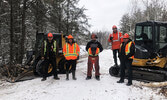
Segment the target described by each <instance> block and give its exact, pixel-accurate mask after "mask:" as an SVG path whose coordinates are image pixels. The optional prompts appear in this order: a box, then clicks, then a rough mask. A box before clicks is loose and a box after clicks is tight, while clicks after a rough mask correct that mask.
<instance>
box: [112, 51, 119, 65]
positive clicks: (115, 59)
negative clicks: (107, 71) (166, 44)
mask: <svg viewBox="0 0 167 100" xmlns="http://www.w3.org/2000/svg"><path fill="white" fill-rule="evenodd" d="M117 53H119V49H115V50H113V58H114V63H115V65H118V63H117Z"/></svg>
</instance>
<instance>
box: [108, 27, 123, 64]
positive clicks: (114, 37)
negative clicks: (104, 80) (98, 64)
mask: <svg viewBox="0 0 167 100" xmlns="http://www.w3.org/2000/svg"><path fill="white" fill-rule="evenodd" d="M112 29H113V33H112V34H110V35H109V38H108V42H111V45H112V47H111V49H112V50H113V58H114V63H115V65H114V66H118V63H117V53H118V52H119V48H120V44H121V43H122V42H123V39H122V33H121V32H119V31H118V30H117V27H116V26H115V25H114V26H113V27H112Z"/></svg>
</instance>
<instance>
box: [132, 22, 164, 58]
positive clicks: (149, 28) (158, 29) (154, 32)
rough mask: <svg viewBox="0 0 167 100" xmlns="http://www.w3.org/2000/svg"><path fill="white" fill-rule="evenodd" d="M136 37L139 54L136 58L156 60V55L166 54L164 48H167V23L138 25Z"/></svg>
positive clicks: (141, 23)
mask: <svg viewBox="0 0 167 100" xmlns="http://www.w3.org/2000/svg"><path fill="white" fill-rule="evenodd" d="M134 35H135V38H134V41H135V44H136V48H137V51H136V52H138V53H136V54H135V58H140V59H142V58H143V59H148V58H154V57H155V56H156V55H155V54H154V53H160V52H161V53H164V52H165V51H162V48H164V47H165V46H167V23H164V22H155V21H147V22H140V23H137V24H136V28H135V34H134ZM141 52H142V53H141ZM163 56H164V55H163Z"/></svg>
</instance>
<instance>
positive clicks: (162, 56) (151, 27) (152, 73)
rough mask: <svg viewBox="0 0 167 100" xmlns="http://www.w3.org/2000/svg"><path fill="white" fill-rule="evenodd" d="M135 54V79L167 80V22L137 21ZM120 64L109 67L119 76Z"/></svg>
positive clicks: (133, 67) (114, 74) (111, 71)
mask: <svg viewBox="0 0 167 100" xmlns="http://www.w3.org/2000/svg"><path fill="white" fill-rule="evenodd" d="M134 42H135V49H136V52H135V55H134V59H133V62H132V69H133V79H136V80H142V81H155V82H161V81H166V80H167V22H159V21H146V22H140V23H137V24H136V26H135V34H134ZM119 69H120V68H119V66H118V67H115V66H112V67H111V68H110V69H109V73H110V75H111V76H117V77H118V76H119V74H120V72H119Z"/></svg>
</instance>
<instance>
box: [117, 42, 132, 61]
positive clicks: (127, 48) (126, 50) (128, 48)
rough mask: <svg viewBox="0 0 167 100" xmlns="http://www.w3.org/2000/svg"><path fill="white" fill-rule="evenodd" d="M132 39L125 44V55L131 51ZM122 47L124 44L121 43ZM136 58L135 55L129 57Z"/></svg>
mask: <svg viewBox="0 0 167 100" xmlns="http://www.w3.org/2000/svg"><path fill="white" fill-rule="evenodd" d="M132 43H133V42H132V41H130V42H129V43H127V44H126V46H125V55H128V54H129V53H130V48H131V45H132ZM121 47H122V44H121V45H120V49H121ZM133 58H134V55H133V56H131V57H129V59H133Z"/></svg>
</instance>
